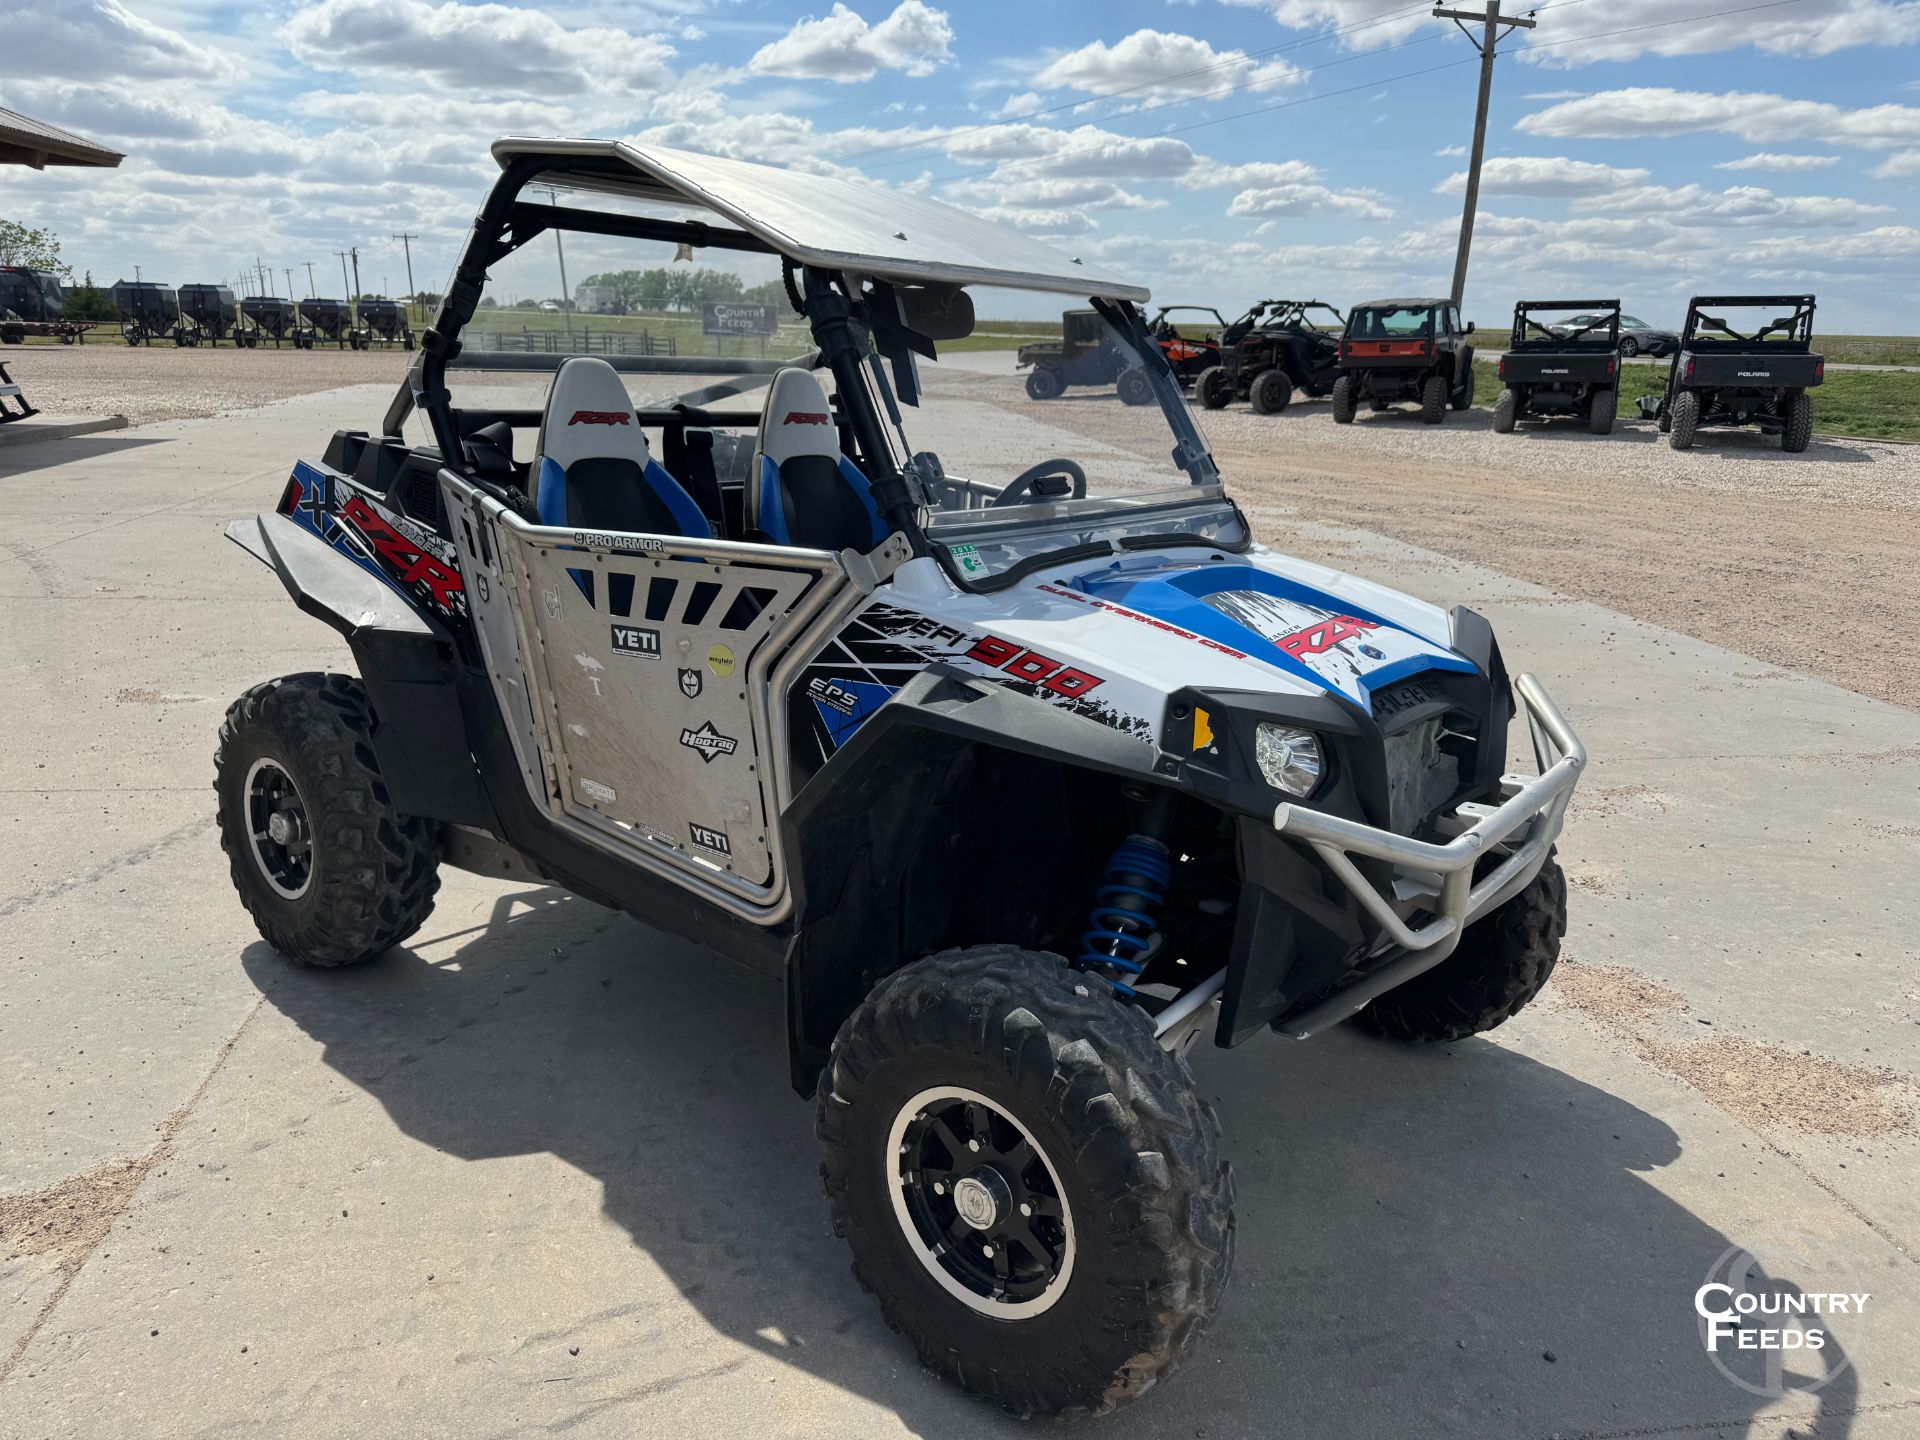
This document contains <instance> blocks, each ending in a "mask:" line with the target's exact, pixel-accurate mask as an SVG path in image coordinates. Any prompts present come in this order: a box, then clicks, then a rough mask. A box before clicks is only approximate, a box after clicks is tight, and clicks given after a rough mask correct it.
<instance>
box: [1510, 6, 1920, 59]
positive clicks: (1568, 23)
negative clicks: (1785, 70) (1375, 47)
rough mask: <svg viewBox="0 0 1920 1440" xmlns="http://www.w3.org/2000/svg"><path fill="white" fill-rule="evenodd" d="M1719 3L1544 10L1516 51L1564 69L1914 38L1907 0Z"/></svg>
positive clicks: (1802, 51) (1914, 13) (1917, 16)
mask: <svg viewBox="0 0 1920 1440" xmlns="http://www.w3.org/2000/svg"><path fill="white" fill-rule="evenodd" d="M1721 8H1722V9H1723V10H1728V11H1729V12H1730V13H1724V14H1711V13H1697V12H1696V14H1695V15H1692V16H1676V15H1675V14H1674V13H1673V12H1674V9H1675V6H1674V4H1673V0H1611V3H1610V4H1608V5H1607V7H1606V11H1605V14H1603V15H1599V16H1595V17H1591V18H1589V17H1588V16H1587V15H1585V14H1581V15H1566V16H1552V15H1551V14H1550V13H1549V15H1545V16H1542V23H1541V25H1540V28H1539V29H1537V30H1535V31H1533V32H1532V33H1531V35H1529V36H1528V41H1527V43H1526V44H1525V45H1524V46H1523V47H1522V48H1521V49H1520V51H1519V52H1518V53H1519V54H1520V56H1521V58H1522V59H1524V60H1527V61H1531V62H1534V63H1537V64H1541V65H1546V66H1552V67H1554V68H1556V69H1570V68H1572V67H1575V66H1579V65H1591V64H1593V63H1595V62H1596V61H1617V60H1632V59H1635V58H1637V57H1638V56H1641V55H1709V54H1713V53H1714V52H1716V51H1722V50H1739V49H1744V48H1745V47H1747V46H1753V47H1755V48H1756V49H1759V50H1763V51H1765V52H1767V53H1769V54H1773V55H1831V54H1833V53H1834V52H1835V51H1838V50H1850V49H1854V48H1856V47H1858V46H1862V45H1906V44H1910V43H1912V42H1913V41H1914V40H1916V39H1920V6H1916V5H1914V4H1912V3H1910V0H1797V3H1793V4H1789V5H1778V6H1773V7H1771V8H1768V9H1758V8H1753V7H1751V6H1748V7H1740V6H1734V7H1724V6H1723V7H1721ZM1670 22H1677V23H1670ZM1641 27H1657V28H1641ZM1618 32H1630V33H1618ZM1555 41H1559V42H1563V43H1558V44H1555V43H1552V42H1555Z"/></svg>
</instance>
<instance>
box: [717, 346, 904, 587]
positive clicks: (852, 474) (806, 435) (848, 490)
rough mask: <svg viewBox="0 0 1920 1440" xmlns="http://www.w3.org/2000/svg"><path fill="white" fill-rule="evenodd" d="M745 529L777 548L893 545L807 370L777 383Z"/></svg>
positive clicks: (764, 420) (750, 484) (750, 481)
mask: <svg viewBox="0 0 1920 1440" xmlns="http://www.w3.org/2000/svg"><path fill="white" fill-rule="evenodd" d="M747 524H748V525H750V526H753V527H755V528H757V529H758V530H759V531H760V532H761V533H762V534H764V535H765V536H766V537H767V538H768V539H769V540H771V541H773V542H774V543H775V544H777V545H798V546H802V547H804V548H806V549H809V550H858V551H860V552H861V553H862V554H865V553H866V552H867V551H869V550H871V549H873V547H874V546H876V545H878V544H879V543H880V542H881V541H882V540H884V539H886V538H887V530H886V526H885V525H883V524H882V523H881V521H880V512H879V510H878V509H877V508H876V507H875V506H874V503H873V494H872V491H871V490H870V488H869V487H868V485H867V477H866V476H864V475H862V474H861V473H860V470H859V468H858V467H857V466H856V465H855V464H854V463H853V462H852V461H851V460H849V459H847V457H846V456H844V455H842V454H841V453H840V435H839V431H838V430H837V429H836V428H835V427H834V423H833V411H832V409H831V408H830V407H829V406H828V405H827V395H826V392H825V391H824V390H822V389H821V388H820V382H819V381H818V380H817V379H815V378H814V376H813V375H812V373H811V372H809V371H806V370H796V369H791V368H789V369H786V370H782V371H781V372H780V373H779V374H777V375H775V376H774V377H773V384H772V385H771V386H769V387H768V390H767V408H766V410H765V412H764V413H763V414H762V415H761V417H760V441H759V448H758V452H757V453H756V454H755V455H754V457H753V469H752V470H751V471H750V472H748V476H747Z"/></svg>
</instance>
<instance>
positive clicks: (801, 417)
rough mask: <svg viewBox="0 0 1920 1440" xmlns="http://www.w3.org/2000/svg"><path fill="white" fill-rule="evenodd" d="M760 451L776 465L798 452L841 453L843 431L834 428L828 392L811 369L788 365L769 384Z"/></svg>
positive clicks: (762, 421) (806, 453) (798, 453)
mask: <svg viewBox="0 0 1920 1440" xmlns="http://www.w3.org/2000/svg"><path fill="white" fill-rule="evenodd" d="M760 453H761V454H762V455H765V456H766V457H767V458H768V459H769V460H771V461H773V463H774V464H775V465H784V464H785V463H786V462H787V461H789V460H791V459H793V458H794V457H795V456H796V455H824V456H826V457H827V458H828V459H829V460H831V459H834V458H836V457H838V456H839V454H840V432H839V431H838V430H837V429H835V428H834V423H833V409H832V407H831V406H829V405H828V404H827V392H826V391H825V390H822V389H821V388H820V382H819V381H818V380H817V379H815V378H814V375H813V372H812V371H810V370H798V369H794V368H792V367H789V368H787V369H785V370H782V371H780V372H779V373H778V374H777V375H775V376H774V377H773V384H771V385H769V386H768V387H767V408H766V409H765V410H764V411H763V412H762V413H761V416H760Z"/></svg>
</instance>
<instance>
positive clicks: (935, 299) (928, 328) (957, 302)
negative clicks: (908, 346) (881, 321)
mask: <svg viewBox="0 0 1920 1440" xmlns="http://www.w3.org/2000/svg"><path fill="white" fill-rule="evenodd" d="M895 293H896V294H897V295H898V296H899V297H900V315H901V319H902V320H904V321H905V322H906V324H907V327H908V328H909V329H912V330H918V331H919V332H920V333H921V334H922V335H924V336H926V337H927V338H928V339H929V340H964V339H966V337H967V336H969V335H971V334H972V333H973V297H972V296H971V295H969V294H967V292H966V291H965V290H962V289H961V288H960V287H959V286H958V285H940V286H932V285H919V286H907V285H902V286H900V287H899V288H898V289H897V290H896V291H895Z"/></svg>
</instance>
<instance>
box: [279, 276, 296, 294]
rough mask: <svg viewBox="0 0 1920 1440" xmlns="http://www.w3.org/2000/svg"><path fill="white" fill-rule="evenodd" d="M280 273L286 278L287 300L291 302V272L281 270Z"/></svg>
mask: <svg viewBox="0 0 1920 1440" xmlns="http://www.w3.org/2000/svg"><path fill="white" fill-rule="evenodd" d="M280 273H281V274H282V275H284V276H286V277H287V298H288V299H289V300H291V299H292V298H293V271H291V270H282V271H281V272H280Z"/></svg>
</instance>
